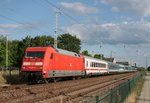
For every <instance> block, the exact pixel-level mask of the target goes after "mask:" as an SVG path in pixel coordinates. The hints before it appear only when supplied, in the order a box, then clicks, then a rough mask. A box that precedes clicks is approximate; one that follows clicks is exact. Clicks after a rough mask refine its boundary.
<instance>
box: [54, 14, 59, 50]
mask: <svg viewBox="0 0 150 103" xmlns="http://www.w3.org/2000/svg"><path fill="white" fill-rule="evenodd" d="M58 14H60V12H55V30H54V32H55V37H54V48H55V49H57V29H58Z"/></svg>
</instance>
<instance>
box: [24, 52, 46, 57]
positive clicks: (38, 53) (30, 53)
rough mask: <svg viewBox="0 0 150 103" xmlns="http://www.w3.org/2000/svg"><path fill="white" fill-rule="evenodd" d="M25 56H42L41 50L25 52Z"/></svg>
mask: <svg viewBox="0 0 150 103" xmlns="http://www.w3.org/2000/svg"><path fill="white" fill-rule="evenodd" d="M25 57H26V58H44V52H43V51H36V52H26V55H25Z"/></svg>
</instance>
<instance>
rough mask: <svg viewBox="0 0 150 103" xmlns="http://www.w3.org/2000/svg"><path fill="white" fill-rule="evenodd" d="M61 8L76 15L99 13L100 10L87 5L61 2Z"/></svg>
mask: <svg viewBox="0 0 150 103" xmlns="http://www.w3.org/2000/svg"><path fill="white" fill-rule="evenodd" d="M60 6H61V7H62V8H63V9H65V10H67V11H70V12H73V13H76V14H90V13H97V12H98V9H96V8H94V7H90V6H87V5H85V4H82V3H80V2H75V3H67V2H61V3H60Z"/></svg>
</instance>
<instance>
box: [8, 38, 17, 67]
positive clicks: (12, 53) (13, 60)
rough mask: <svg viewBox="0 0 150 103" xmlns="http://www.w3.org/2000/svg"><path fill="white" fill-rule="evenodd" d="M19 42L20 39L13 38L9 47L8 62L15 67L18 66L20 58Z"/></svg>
mask: <svg viewBox="0 0 150 103" xmlns="http://www.w3.org/2000/svg"><path fill="white" fill-rule="evenodd" d="M18 44H19V41H18V40H13V41H9V47H8V50H9V52H8V57H9V58H8V60H9V62H8V64H9V66H13V67H16V65H17V59H18V55H17V53H18V51H17V50H18Z"/></svg>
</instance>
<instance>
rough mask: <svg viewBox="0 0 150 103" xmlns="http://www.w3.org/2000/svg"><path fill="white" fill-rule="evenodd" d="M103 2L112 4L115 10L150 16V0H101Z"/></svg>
mask: <svg viewBox="0 0 150 103" xmlns="http://www.w3.org/2000/svg"><path fill="white" fill-rule="evenodd" d="M101 2H102V3H105V4H110V5H111V6H112V10H113V11H120V12H122V11H123V12H127V13H132V14H136V15H140V16H144V17H148V16H150V0H101Z"/></svg>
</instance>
